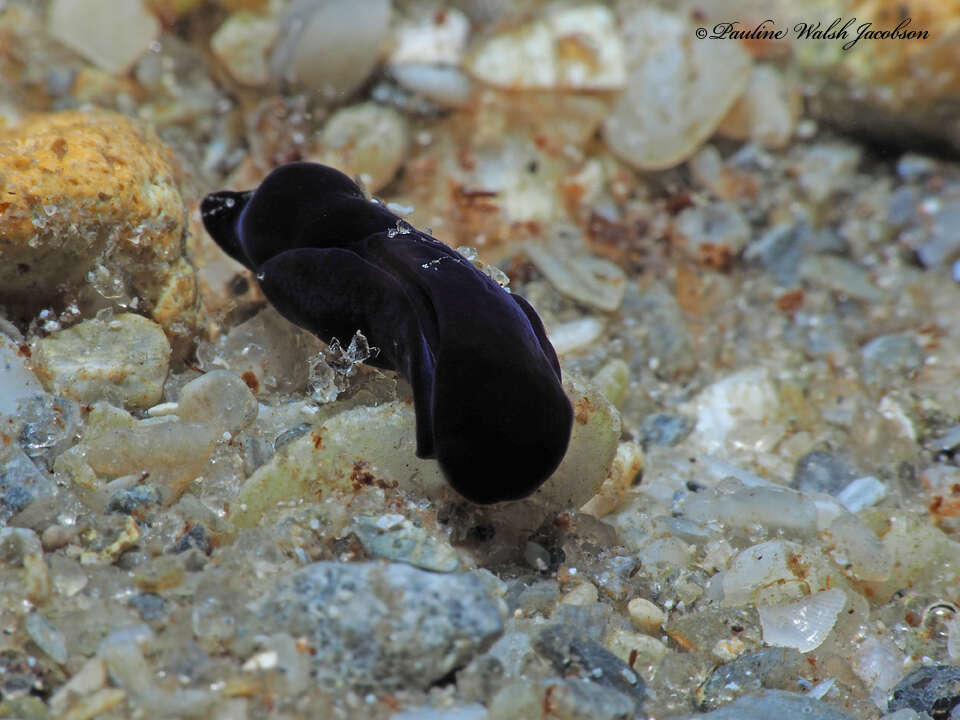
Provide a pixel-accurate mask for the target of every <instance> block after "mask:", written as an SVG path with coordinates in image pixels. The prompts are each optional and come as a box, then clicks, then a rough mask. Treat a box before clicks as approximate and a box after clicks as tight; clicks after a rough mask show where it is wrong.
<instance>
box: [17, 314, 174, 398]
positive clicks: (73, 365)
mask: <svg viewBox="0 0 960 720" xmlns="http://www.w3.org/2000/svg"><path fill="white" fill-rule="evenodd" d="M170 352H171V351H170V344H169V343H168V342H167V337H166V335H165V334H164V332H163V329H162V328H161V327H160V326H159V325H157V324H156V323H154V322H152V321H150V320H148V319H147V318H145V317H142V316H141V315H135V314H133V313H123V314H121V315H117V316H115V317H113V318H112V319H109V320H99V319H93V320H84V321H83V322H81V323H79V324H77V325H74V326H73V327H71V328H67V329H66V330H60V331H58V332H55V333H53V334H52V335H49V336H47V337H45V338H40V339H38V340H36V341H35V342H34V344H33V367H34V372H36V374H37V377H38V378H39V379H40V382H42V383H43V386H44V388H45V389H46V390H47V391H48V392H50V393H52V394H54V395H59V396H63V397H67V398H70V399H72V400H76V401H77V402H81V403H94V402H97V401H99V400H105V401H107V402H110V403H113V404H116V405H122V406H123V407H125V408H128V409H138V410H142V409H144V408H148V407H150V406H151V405H155V404H156V403H158V402H160V398H161V396H162V394H163V383H164V381H165V380H166V379H167V371H168V370H169V367H170Z"/></svg>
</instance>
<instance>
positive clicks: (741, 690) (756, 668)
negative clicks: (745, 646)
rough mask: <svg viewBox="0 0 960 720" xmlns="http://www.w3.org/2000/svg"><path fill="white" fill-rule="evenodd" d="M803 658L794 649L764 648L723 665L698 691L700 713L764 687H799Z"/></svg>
mask: <svg viewBox="0 0 960 720" xmlns="http://www.w3.org/2000/svg"><path fill="white" fill-rule="evenodd" d="M802 664H803V655H801V654H800V653H799V652H798V651H796V650H794V649H792V648H764V649H762V650H757V651H755V652H750V653H745V654H743V655H741V656H740V657H738V658H737V659H736V660H733V661H732V662H728V663H726V664H725V665H721V666H720V667H718V668H717V669H716V670H714V671H713V672H712V673H710V677H708V678H707V680H706V682H704V683H703V685H701V686H700V687H699V688H697V704H698V706H699V709H700V710H703V711H707V710H714V709H716V708H718V707H720V706H721V705H726V704H727V703H729V702H732V701H733V700H735V699H736V698H738V697H739V696H741V695H746V694H747V693H751V692H757V691H758V690H763V689H764V688H776V689H780V690H787V689H789V688H791V687H794V688H795V687H796V685H797V677H798V676H799V675H800V670H801V666H802Z"/></svg>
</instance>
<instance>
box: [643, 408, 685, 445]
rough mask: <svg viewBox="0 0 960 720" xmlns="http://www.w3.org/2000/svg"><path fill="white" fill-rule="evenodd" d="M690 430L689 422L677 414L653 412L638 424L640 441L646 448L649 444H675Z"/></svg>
mask: <svg viewBox="0 0 960 720" xmlns="http://www.w3.org/2000/svg"><path fill="white" fill-rule="evenodd" d="M689 432H690V423H689V422H687V420H686V418H683V417H680V416H679V415H668V414H666V413H654V414H653V415H647V416H646V417H645V418H644V419H643V422H642V423H641V424H640V442H641V443H642V444H643V449H644V450H646V449H647V448H648V447H649V446H651V445H676V444H677V443H678V442H680V441H681V440H682V439H683V438H684V437H685V436H686V434H687V433H689Z"/></svg>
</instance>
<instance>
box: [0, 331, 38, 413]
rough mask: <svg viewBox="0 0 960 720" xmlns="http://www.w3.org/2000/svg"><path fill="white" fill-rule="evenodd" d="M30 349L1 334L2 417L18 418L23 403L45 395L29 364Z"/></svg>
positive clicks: (0, 378) (0, 377)
mask: <svg viewBox="0 0 960 720" xmlns="http://www.w3.org/2000/svg"><path fill="white" fill-rule="evenodd" d="M29 354H30V349H29V347H28V346H27V345H26V343H23V342H17V341H15V340H14V339H13V338H10V337H8V336H6V335H4V334H3V333H0V415H10V416H16V415H17V414H18V412H19V411H20V407H21V403H23V402H25V401H28V400H31V399H32V398H34V397H36V396H37V395H42V394H43V386H42V385H41V384H40V381H39V380H37V376H36V375H34V374H33V371H32V370H31V369H30V367H29V365H28V364H27V360H28V358H29Z"/></svg>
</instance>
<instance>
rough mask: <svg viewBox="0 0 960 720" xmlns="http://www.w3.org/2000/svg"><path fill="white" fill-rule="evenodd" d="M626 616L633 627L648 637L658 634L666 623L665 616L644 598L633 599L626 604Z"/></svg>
mask: <svg viewBox="0 0 960 720" xmlns="http://www.w3.org/2000/svg"><path fill="white" fill-rule="evenodd" d="M627 614H628V615H630V622H632V623H633V625H634V627H636V628H638V629H639V630H642V631H643V632H645V633H647V634H648V635H653V634H656V633H659V632H660V630H661V628H662V627H663V624H664V623H665V622H666V621H667V614H666V613H665V612H664V611H663V610H661V609H660V608H659V607H657V606H656V605H654V604H653V603H652V602H650V601H649V600H647V599H646V598H641V597H637V598H633V599H632V600H631V601H630V602H628V603H627Z"/></svg>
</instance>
